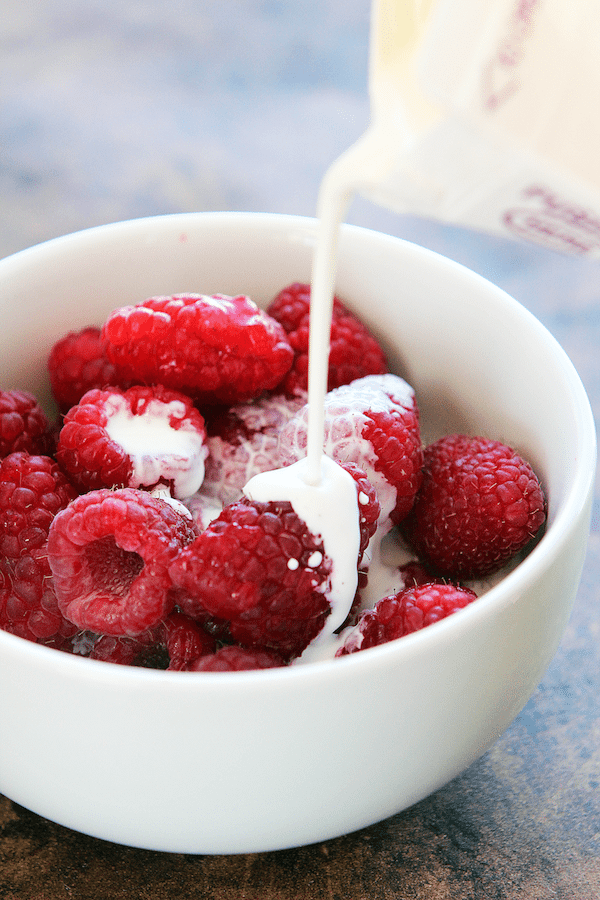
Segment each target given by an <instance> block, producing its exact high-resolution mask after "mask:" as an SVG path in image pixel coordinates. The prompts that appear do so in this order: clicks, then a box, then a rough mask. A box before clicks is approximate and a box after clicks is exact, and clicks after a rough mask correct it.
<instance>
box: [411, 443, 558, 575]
mask: <svg viewBox="0 0 600 900" xmlns="http://www.w3.org/2000/svg"><path fill="white" fill-rule="evenodd" d="M423 472H424V475H423V484H422V487H421V489H420V491H419V494H418V495H417V498H416V501H415V505H414V508H413V510H412V512H411V514H410V515H409V517H408V518H407V519H406V520H405V522H404V523H403V529H404V532H405V535H406V537H407V539H408V540H409V541H410V543H411V544H412V546H413V547H414V549H415V550H416V552H417V553H418V554H420V555H421V556H422V557H423V558H424V560H425V561H426V562H428V563H429V564H430V565H431V566H433V568H434V569H435V570H437V571H438V573H440V574H441V575H443V576H445V577H449V578H463V579H464V578H478V577H482V576H484V575H489V574H491V573H492V572H494V571H497V570H498V569H499V568H500V567H501V566H503V565H504V564H505V563H506V562H507V561H508V560H509V559H510V558H511V557H513V556H514V555H515V554H516V553H517V552H518V551H519V550H521V549H522V548H524V547H525V546H526V544H528V543H529V541H530V540H531V539H532V538H533V537H534V536H535V534H536V533H537V532H538V530H539V529H540V527H541V525H542V524H543V522H544V521H545V517H546V515H545V509H546V504H545V499H544V494H543V491H542V487H541V485H540V483H539V481H538V479H537V477H536V475H535V473H534V471H533V469H532V468H531V466H530V465H529V463H527V462H525V461H524V460H523V459H522V458H521V457H520V456H519V455H518V454H517V453H516V452H515V451H514V450H512V449H511V448H510V447H507V446H506V445H505V444H503V443H501V442H500V441H495V440H488V439H486V438H482V437H466V436H465V435H460V434H458V435H449V436H447V437H444V438H441V439H440V440H438V441H436V442H435V443H433V444H431V445H430V446H429V447H427V448H426V450H425V454H424V466H423Z"/></svg>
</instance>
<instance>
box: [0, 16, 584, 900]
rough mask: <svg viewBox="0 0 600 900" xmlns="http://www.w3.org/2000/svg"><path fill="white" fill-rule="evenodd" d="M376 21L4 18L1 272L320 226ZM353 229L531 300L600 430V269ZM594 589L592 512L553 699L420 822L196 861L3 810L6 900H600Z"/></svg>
mask: <svg viewBox="0 0 600 900" xmlns="http://www.w3.org/2000/svg"><path fill="white" fill-rule="evenodd" d="M368 18H369V5H368V3H367V0H303V2H302V3H300V2H276V0H263V2H260V0H197V2H193V0H172V2H170V3H168V4H167V3H165V2H158V0H147V2H139V0H132V2H128V0H121V2H116V0H103V2H100V0H87V2H86V0H63V2H58V0H38V2H37V3H36V4H35V5H34V6H30V5H29V4H25V3H23V2H19V0H4V2H3V4H2V8H1V11H0V257H2V256H5V255H8V254H9V253H11V252H14V251H16V250H19V249H21V248H23V247H26V246H29V245H30V244H33V243H37V242H39V241H41V240H44V239H46V238H50V237H54V236H56V235H59V234H64V233H67V232H70V231H74V230H77V229H80V228H85V227H88V226H90V225H96V224H101V223H104V222H109V221H115V220H118V219H125V218H132V217H137V216H145V215H152V214H160V213H169V212H176V211H188V210H215V209H240V210H255V211H266V212H283V213H296V214H301V215H314V211H315V205H316V197H317V190H318V185H319V181H320V178H321V176H322V174H323V172H324V170H325V168H326V167H327V165H328V164H329V163H330V162H331V161H332V160H333V159H334V158H335V157H336V156H337V155H338V154H339V153H340V152H341V151H342V150H344V149H345V148H346V147H347V146H348V145H349V144H350V143H351V142H352V141H353V140H354V139H355V138H356V137H358V135H359V134H360V133H361V132H362V130H363V128H364V127H365V125H366V123H367V120H368V102H367V94H366V72H367V45H368ZM349 221H351V222H354V223H356V224H361V225H365V226H368V227H371V228H375V229H378V230H382V231H386V232H389V233H390V234H396V235H399V236H402V237H406V238H408V239H410V240H415V241H417V242H418V243H421V244H423V245H425V246H427V247H430V248H432V249H434V250H438V251H440V252H442V253H444V254H445V255H447V256H449V257H451V258H453V259H456V260H458V261H459V262H462V263H464V264H466V265H467V266H469V267H470V268H472V269H475V270H476V271H478V272H480V273H481V274H483V275H485V276H486V277H488V278H490V279H491V280H492V281H495V282H496V283H497V284H499V285H500V286H501V287H503V288H505V289H506V290H508V291H509V292H510V293H512V294H513V295H514V296H515V297H517V299H519V300H520V301H521V302H522V303H523V304H524V305H525V306H527V307H528V308H529V309H531V310H532V312H533V313H534V314H535V315H537V316H538V317H539V318H540V319H541V320H542V321H543V322H544V323H545V324H546V325H547V326H548V327H549V329H550V330H551V331H552V332H553V334H554V335H555V336H556V337H557V338H558V340H559V341H560V342H561V343H562V344H563V346H564V347H565V349H566V350H567V352H568V353H569V355H570V356H571V358H572V360H573V362H574V363H575V365H576V367H577V369H578V370H579V372H580V375H581V377H582V379H583V381H584V384H585V385H586V387H587V390H588V393H589V395H590V399H591V401H592V406H593V408H594V412H595V414H596V417H598V413H599V404H600V381H599V366H598V347H599V345H600V263H598V262H586V261H582V260H578V259H573V258H569V257H563V256H560V255H558V254H556V253H553V252H550V251H546V250H543V249H540V248H538V247H535V246H533V245H526V244H518V243H515V242H511V241H503V240H499V239H496V238H493V237H489V236H486V235H481V234H475V233H471V232H468V231H464V230H459V229H454V228H450V227H445V226H443V225H439V224H435V223H431V222H426V221H421V220H417V219H409V218H406V217H402V216H398V215H395V214H392V213H389V212H386V211H385V210H382V209H380V208H378V207H375V206H373V205H371V204H368V203H367V202H365V201H362V200H357V201H356V202H355V203H354V204H353V206H352V207H351V210H350V215H349ZM599 584H600V524H599V516H598V502H596V507H595V514H594V522H593V530H592V536H591V539H590V547H589V553H588V558H587V563H586V567H585V571H584V575H583V580H582V584H581V588H580V591H579V595H578V598H577V602H576V605H575V610H574V613H573V617H572V619H571V623H570V625H569V627H568V630H567V633H566V635H565V637H564V640H563V642H562V644H561V647H560V649H559V652H558V654H557V656H556V658H555V660H554V661H553V663H552V665H551V667H550V669H549V671H548V673H547V675H546V677H545V679H544V681H543V682H542V684H541V685H540V687H539V688H538V690H537V691H536V693H535V694H534V696H533V698H532V699H531V701H530V702H529V704H528V705H527V707H526V708H525V710H524V711H523V713H522V714H521V715H520V716H519V717H518V719H517V720H516V721H515V722H514V723H513V725H512V726H511V728H510V729H509V730H508V731H507V732H506V734H505V735H504V736H503V737H502V738H501V739H500V740H499V741H498V742H497V743H496V744H495V745H494V747H493V748H492V749H491V750H490V751H489V752H488V753H487V754H486V755H485V756H484V757H483V758H482V759H481V760H480V761H479V762H477V763H476V764H474V765H473V766H472V767H471V768H470V769H469V770H468V771H467V772H466V773H464V774H463V775H462V776H460V777H459V778H457V779H455V781H454V782H452V783H451V784H450V785H448V786H447V787H446V788H444V789H442V790H441V791H439V792H438V793H437V794H435V795H434V796H433V797H430V798H428V799H427V800H424V801H423V802H422V803H420V804H418V805H417V806H415V807H413V808H412V809H411V810H408V811H407V812H405V813H402V814H400V815H398V816H395V817H393V818H391V819H389V820H387V821H386V822H384V823H381V824H380V825H376V826H373V827H372V828H369V829H365V830H364V831H362V832H359V833H358V834H355V835H350V836H347V837H344V838H340V839H338V840H334V841H330V842H327V843H326V844H322V845H317V846H314V847H308V848H301V849H299V850H293V851H285V852H281V853H275V854H258V855H253V856H242V857H191V858H190V857H181V856H177V855H171V854H164V855H163V854H154V853H149V852H145V851H137V850H131V849H128V848H123V847H116V846H112V845H110V844H105V843H103V842H101V841H96V840H94V839H91V838H86V837H83V836H80V835H77V834H75V833H74V832H71V831H69V830H67V829H64V828H61V827H60V826H57V825H54V824H52V823H50V822H47V821H45V820H43V819H40V818H39V817H37V816H35V815H33V814H32V813H29V812H27V811H26V810H23V809H20V808H19V807H16V806H15V805H14V804H12V803H11V802H10V801H8V800H6V799H4V798H0V894H1V895H2V896H3V897H4V896H6V897H7V898H27V900H54V898H58V897H60V898H65V897H76V898H78V900H84V898H88V897H89V898H94V897H110V898H112V897H131V898H133V897H135V898H138V897H140V898H146V897H148V898H152V900H163V898H207V900H208V898H210V900H221V898H232V900H238V898H239V900H242V898H244V900H254V898H256V900H259V898H260V900H288V898H289V900H317V898H319V900H321V898H328V900H337V898H342V897H344V898H347V900H375V898H377V900H384V898H385V900H387V898H401V900H413V898H414V900H421V898H422V900H438V898H440V900H441V898H444V900H446V898H449V897H453V898H468V900H488V898H490V900H492V898H493V900H513V898H525V900H528V898H532V900H546V898H548V900H550V898H552V900H567V898H569V900H570V898H577V900H595V898H598V897H599V896H600V801H599V793H598V789H599V785H600V702H599V699H598V698H599V695H600V649H599V640H600V613H599V600H600V588H599ZM374 764H376V761H374ZM359 771H360V765H358V761H357V777H358V778H359V777H360V776H359V774H358V773H359Z"/></svg>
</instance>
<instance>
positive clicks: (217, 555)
mask: <svg viewBox="0 0 600 900" xmlns="http://www.w3.org/2000/svg"><path fill="white" fill-rule="evenodd" d="M315 560H316V562H315ZM330 570H331V562H330V560H329V559H327V558H326V557H325V555H324V550H323V543H322V541H321V540H320V539H319V538H316V537H314V536H313V535H312V534H311V533H310V532H309V530H308V528H307V526H306V524H305V523H304V522H303V521H302V520H301V519H300V518H299V517H298V516H297V515H296V513H295V512H294V511H293V509H292V507H291V504H290V503H288V502H285V501H284V502H269V503H259V502H253V501H250V500H247V499H246V498H244V499H242V500H238V501H236V502H235V503H232V504H230V505H229V506H227V507H225V509H224V510H223V512H222V513H221V515H220V516H219V517H218V518H217V519H215V520H214V521H213V522H211V523H210V525H209V526H208V528H207V529H206V531H204V532H202V533H201V534H200V535H199V537H198V538H196V540H195V541H194V542H193V543H192V544H190V545H189V546H188V547H186V548H185V549H184V550H182V551H181V553H180V554H179V556H178V558H177V559H176V560H175V562H174V563H173V565H172V566H171V568H170V574H171V577H172V579H173V583H174V584H175V585H177V586H178V587H180V588H182V590H183V592H184V593H186V594H188V595H189V597H190V598H191V600H190V602H188V603H186V604H185V606H184V605H183V603H180V605H182V606H183V608H184V609H185V612H186V613H188V614H189V615H192V616H193V617H194V618H198V617H200V616H203V615H205V614H206V613H208V614H209V615H211V616H215V617H217V618H219V619H225V620H227V621H228V622H229V630H230V633H231V637H232V639H233V640H234V641H236V642H238V643H240V644H242V645H243V646H246V647H251V648H259V649H268V650H275V651H276V652H278V653H280V654H281V655H283V656H286V657H289V656H292V655H295V654H298V653H300V652H301V651H302V650H303V649H304V647H306V646H307V645H308V644H309V642H310V641H311V640H312V639H313V638H314V637H315V636H316V635H317V634H318V632H319V631H320V630H321V628H322V626H323V623H324V621H325V619H326V617H327V615H328V614H329V611H330V604H329V602H328V600H327V597H326V596H325V594H324V590H325V587H326V585H327V582H328V576H329V573H330Z"/></svg>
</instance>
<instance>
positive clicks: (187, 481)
mask: <svg viewBox="0 0 600 900" xmlns="http://www.w3.org/2000/svg"><path fill="white" fill-rule="evenodd" d="M205 438H206V432H205V427H204V419H203V418H202V416H201V415H200V413H199V412H198V411H197V410H196V409H195V408H194V406H193V404H192V402H191V400H190V399H189V398H188V397H186V396H185V395H183V394H180V393H178V392H175V391H168V390H165V389H164V388H162V387H161V386H160V385H158V386H156V387H153V388H148V387H141V386H135V387H131V388H129V389H128V390H126V391H121V390H120V389H119V388H107V389H106V390H100V389H94V390H91V391H88V392H87V394H84V396H83V397H82V398H81V400H80V402H79V403H78V404H77V405H76V406H74V407H73V408H72V409H70V410H69V412H68V413H67V415H66V416H65V420H64V424H63V427H62V429H61V432H60V435H59V440H58V448H57V451H56V458H57V460H58V462H59V463H60V465H61V466H62V467H63V469H64V470H65V471H66V472H68V473H69V475H70V477H71V479H72V481H73V482H74V483H75V484H76V485H77V486H78V487H79V488H80V490H82V491H86V490H96V489H98V488H102V487H115V486H116V487H145V488H151V487H154V486H156V485H158V484H166V485H168V486H169V487H170V488H171V489H172V492H173V495H174V496H175V497H177V498H183V497H187V496H190V495H191V494H193V493H195V492H196V491H197V490H198V488H199V487H200V484H201V483H202V480H203V478H204V460H205V458H206V455H207V453H208V448H207V447H206V443H205Z"/></svg>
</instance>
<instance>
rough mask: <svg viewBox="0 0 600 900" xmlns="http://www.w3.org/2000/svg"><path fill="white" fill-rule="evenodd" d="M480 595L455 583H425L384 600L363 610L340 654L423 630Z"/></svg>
mask: <svg viewBox="0 0 600 900" xmlns="http://www.w3.org/2000/svg"><path fill="white" fill-rule="evenodd" d="M476 599H477V595H476V594H475V593H474V592H473V591H471V590H469V589H468V588H460V587H456V586H455V585H452V584H441V583H440V584H434V583H429V584H421V585H415V586H414V587H408V588H405V589H404V590H401V591H399V592H398V593H396V594H391V595H390V596H388V597H384V598H383V599H382V600H380V601H379V602H378V603H377V604H376V606H375V608H374V609H372V610H365V612H363V613H361V615H360V617H359V619H358V622H357V624H356V625H355V626H354V628H352V629H350V631H349V632H348V634H347V636H346V638H345V640H344V643H343V645H342V647H341V648H340V649H339V650H338V651H337V653H336V656H346V655H347V654H349V653H356V652H357V651H358V650H366V649H367V648H369V647H376V646H378V645H379V644H385V643H387V642H388V641H393V640H395V639H396V638H401V637H404V635H406V634H411V632H413V631H420V630H421V629H422V628H426V627H427V626H428V625H432V624H433V623H434V622H438V621H440V619H445V618H446V617H447V616H449V615H452V613H455V612H456V611H457V610H459V609H463V607H465V606H467V605H468V604H469V603H472V602H473V600H476Z"/></svg>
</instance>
